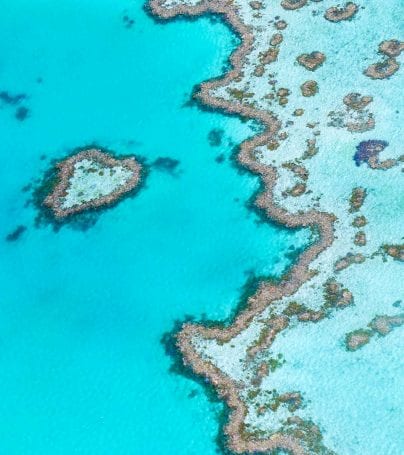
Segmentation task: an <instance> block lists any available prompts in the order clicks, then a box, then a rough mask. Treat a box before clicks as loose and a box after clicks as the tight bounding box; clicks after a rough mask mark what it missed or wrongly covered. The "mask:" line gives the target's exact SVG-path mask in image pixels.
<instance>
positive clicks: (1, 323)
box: [0, 0, 308, 455]
mask: <svg viewBox="0 0 404 455" xmlns="http://www.w3.org/2000/svg"><path fill="white" fill-rule="evenodd" d="M142 6H143V5H142V2H140V1H139V0H137V1H136V2H135V3H133V2H126V1H120V0H101V1H98V2H97V3H95V2H93V1H90V0H60V1H59V2H58V3H57V7H55V4H54V2H50V1H49V0H38V1H37V2H33V1H32V0H12V1H11V0H9V1H6V2H3V3H2V8H1V15H0V43H1V53H0V91H8V92H9V93H10V94H12V95H16V94H19V93H25V94H26V95H27V97H28V98H27V99H26V100H23V101H21V102H20V104H18V105H11V104H7V103H0V105H1V109H0V133H1V138H2V141H1V148H0V153H1V156H2V167H1V169H0V179H1V182H2V192H1V195H0V255H1V261H0V267H1V270H0V284H1V287H0V304H1V312H0V371H1V373H0V413H1V416H2V424H1V425H0V453H1V454H7V455H14V454H15V455H17V454H18V455H20V454H35V455H37V454H41V455H42V454H53V455H55V454H63V455H64V454H72V453H74V454H85V455H90V454H97V455H100V454H111V453H113V454H131V453H133V454H135V453H136V454H153V453H155V454H198V455H199V454H204V455H205V454H206V455H209V454H213V453H215V451H216V445H215V441H214V439H215V437H216V433H217V413H218V412H219V411H220V409H221V407H220V405H217V404H212V403H210V402H209V401H208V398H207V397H206V395H205V394H204V392H203V389H202V388H201V387H200V386H199V385H198V384H197V383H194V382H193V381H190V380H188V379H186V378H184V377H181V376H178V375H175V374H172V373H170V372H169V367H170V365H171V359H170V358H169V357H167V356H166V354H165V352H164V347H163V346H162V345H161V343H160V339H161V337H162V335H163V334H164V333H165V332H167V331H169V330H171V329H172V327H173V325H174V321H175V320H177V319H183V318H184V316H185V315H186V314H191V315H194V316H196V317H200V316H201V315H202V314H206V316H207V317H209V318H212V319H223V318H225V317H227V316H228V315H229V314H230V313H231V311H232V309H234V308H235V306H236V304H237V302H238V296H239V294H240V289H241V287H242V286H243V284H244V283H245V281H246V279H247V277H248V276H249V274H251V273H255V274H274V275H279V274H281V273H282V271H283V270H284V269H285V267H286V266H287V265H288V264H289V263H290V259H288V258H287V257H285V253H286V252H288V251H289V252H290V248H293V247H295V248H298V247H301V246H302V245H304V244H305V243H306V242H307V241H308V234H307V232H300V233H297V232H290V231H286V230H282V229H280V228H278V227H276V226H274V225H267V224H260V223H258V222H257V221H258V220H257V217H256V216H255V215H254V214H252V213H251V212H249V211H248V210H247V208H246V202H247V201H248V199H249V197H250V196H251V195H252V193H253V192H254V191H255V190H256V189H257V181H256V179H254V178H252V177H250V176H247V175H240V174H239V173H238V172H237V171H236V169H235V168H234V167H233V166H232V165H231V162H230V161H229V159H228V157H229V155H230V153H231V151H232V147H233V144H237V143H239V142H240V141H241V140H242V139H243V138H245V137H247V136H249V135H250V134H251V132H252V130H251V127H250V126H249V125H248V124H243V123H241V122H240V121H239V120H238V119H235V118H226V117H224V116H222V115H220V114H212V113H206V112H201V111H199V110H198V109H197V108H195V107H193V108H191V107H183V105H184V103H186V101H187V100H189V95H190V93H191V91H192V88H193V85H194V84H196V83H199V82H201V81H202V80H204V79H206V78H209V77H212V76H215V75H219V74H220V73H221V70H222V67H223V65H224V64H225V63H226V58H227V56H228V54H229V52H230V51H231V49H232V48H233V47H234V45H235V44H236V43H235V41H234V39H235V38H234V37H233V36H232V35H231V33H230V31H229V30H228V29H227V28H226V27H225V26H224V25H221V24H214V23H212V22H210V21H209V20H208V19H206V18H205V19H201V20H199V21H197V22H195V23H187V22H175V23H171V24H169V25H168V24H167V25H164V26H163V25H160V24H157V23H155V22H153V21H152V20H151V19H150V18H149V17H148V16H147V15H146V14H145V13H144V11H143V9H142ZM125 15H128V16H130V17H131V18H133V20H134V21H135V23H134V26H133V27H132V28H126V27H125V22H124V21H123V17H124V16H125ZM38 79H39V80H38ZM18 106H26V107H27V108H28V109H29V116H28V118H27V119H25V120H24V121H19V120H17V119H16V118H15V110H16V109H17V107H18ZM212 129H221V130H223V131H224V135H223V141H222V144H221V145H220V146H217V147H213V146H211V145H210V144H209V141H208V139H207V137H208V134H209V132H210V131H211V130H212ZM91 142H96V143H98V144H100V145H101V146H103V147H107V148H110V149H112V150H115V151H116V152H117V153H135V154H138V155H140V156H142V157H145V158H146V159H147V160H148V162H149V163H151V162H153V161H154V160H155V159H156V158H158V157H171V158H173V159H177V160H179V161H180V165H179V172H177V173H176V174H177V175H170V174H169V173H166V172H162V171H161V170H158V169H155V168H152V169H151V172H150V175H149V177H148V179H147V182H146V187H145V188H144V189H142V191H141V192H140V193H139V194H138V196H137V197H136V198H133V199H127V200H125V201H123V202H122V203H121V204H119V205H118V206H117V207H115V208H113V209H111V210H108V211H106V212H104V213H102V214H101V216H100V217H99V219H98V221H97V223H96V225H95V226H93V227H92V228H90V229H89V230H87V231H85V232H83V231H79V230H75V229H72V228H69V227H68V226H67V227H64V228H63V229H61V230H60V231H59V232H57V233H55V232H54V231H53V230H52V229H51V227H47V228H41V229H38V228H35V227H34V218H35V216H36V210H35V209H34V208H33V207H32V205H29V206H26V201H27V200H28V199H29V198H30V195H29V193H24V192H22V191H21V189H22V187H24V186H25V185H27V184H28V183H30V182H32V181H33V180H34V179H36V178H40V177H41V176H42V175H43V172H44V171H45V170H46V169H47V168H48V166H49V161H50V159H53V158H63V157H64V156H65V155H66V154H67V153H68V152H69V151H70V150H71V149H72V148H74V147H77V146H82V145H85V144H88V143H91ZM221 153H224V154H225V156H226V158H227V159H226V160H225V161H224V162H223V163H221V164H219V163H217V162H216V161H215V158H216V157H217V156H218V155H219V154H221ZM41 155H46V159H43V160H41V159H40V157H41ZM18 225H25V226H26V227H27V230H26V231H25V232H24V233H23V234H22V235H21V237H20V238H19V239H18V240H17V241H15V242H6V241H5V240H4V239H5V237H6V236H7V235H8V234H9V233H10V232H12V231H13V230H14V229H15V228H16V227H17V226H18ZM190 394H191V396H194V395H195V396H194V397H193V398H190Z"/></svg>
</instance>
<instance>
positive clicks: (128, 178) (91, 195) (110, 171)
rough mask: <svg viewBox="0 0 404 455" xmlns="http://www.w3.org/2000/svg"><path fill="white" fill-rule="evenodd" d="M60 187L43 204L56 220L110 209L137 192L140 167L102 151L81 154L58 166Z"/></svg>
mask: <svg viewBox="0 0 404 455" xmlns="http://www.w3.org/2000/svg"><path fill="white" fill-rule="evenodd" d="M56 168H57V170H58V174H57V183H56V185H55V186H54V188H52V191H51V192H50V194H48V196H47V197H46V198H45V200H44V201H43V204H44V205H45V206H47V207H49V208H50V209H51V210H52V212H53V214H54V216H55V217H56V218H65V217H67V216H69V215H72V214H75V213H80V212H83V211H85V210H88V209H95V208H98V207H101V206H105V205H110V204H112V203H114V202H115V201H117V200H118V199H119V198H121V197H122V196H123V195H124V194H127V193H129V192H130V191H132V190H133V189H134V188H136V187H137V186H138V184H139V182H140V170H141V166H140V164H139V163H138V162H137V161H136V160H135V159H134V158H127V159H115V158H113V157H112V156H111V155H110V154H109V153H106V152H104V151H102V150H100V149H96V148H89V149H84V150H81V151H79V152H78V153H75V154H74V155H72V156H70V157H69V158H67V159H65V160H63V161H60V162H59V163H57V165H56Z"/></svg>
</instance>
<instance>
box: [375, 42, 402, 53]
mask: <svg viewBox="0 0 404 455" xmlns="http://www.w3.org/2000/svg"><path fill="white" fill-rule="evenodd" d="M402 51H404V42H403V41H399V40H397V39H391V40H386V41H382V42H381V43H380V44H379V52H380V53H382V54H384V55H387V57H398V56H399V55H400V54H401V52H402Z"/></svg>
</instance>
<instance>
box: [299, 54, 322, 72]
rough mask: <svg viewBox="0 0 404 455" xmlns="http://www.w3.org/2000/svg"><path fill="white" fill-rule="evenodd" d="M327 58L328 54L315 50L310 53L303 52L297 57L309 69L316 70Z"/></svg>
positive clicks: (300, 63)
mask: <svg viewBox="0 0 404 455" xmlns="http://www.w3.org/2000/svg"><path fill="white" fill-rule="evenodd" d="M325 60H326V56H325V55H324V54H323V53H322V52H318V51H314V52H311V53H310V54H301V55H299V57H297V61H298V63H299V65H302V66H304V67H305V68H306V69H307V70H309V71H315V70H316V69H317V68H319V67H320V66H321V65H322V64H323V63H324V62H325Z"/></svg>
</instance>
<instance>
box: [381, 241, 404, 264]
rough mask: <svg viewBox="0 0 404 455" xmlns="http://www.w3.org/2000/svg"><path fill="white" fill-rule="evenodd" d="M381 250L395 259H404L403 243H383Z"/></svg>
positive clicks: (401, 260)
mask: <svg viewBox="0 0 404 455" xmlns="http://www.w3.org/2000/svg"><path fill="white" fill-rule="evenodd" d="M382 248H383V251H384V253H385V254H387V255H388V256H390V257H392V258H393V259H394V260H396V261H400V262H403V261H404V244H401V245H391V244H390V245H383V247H382Z"/></svg>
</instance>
